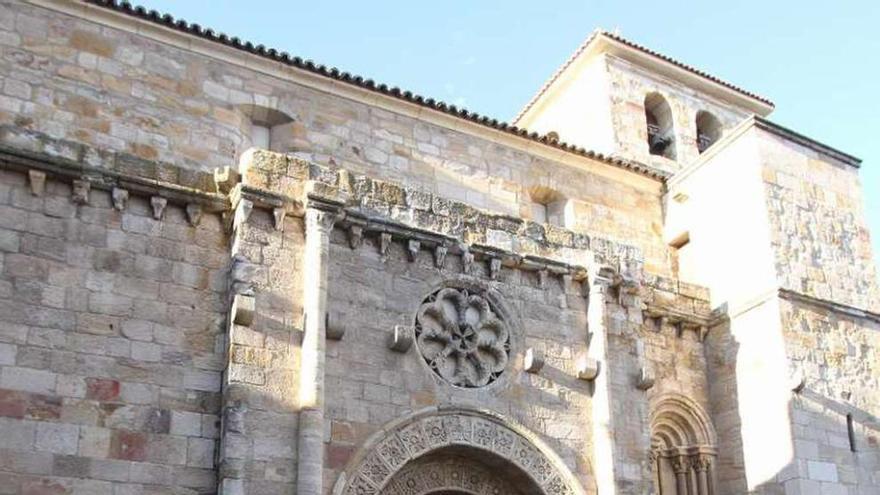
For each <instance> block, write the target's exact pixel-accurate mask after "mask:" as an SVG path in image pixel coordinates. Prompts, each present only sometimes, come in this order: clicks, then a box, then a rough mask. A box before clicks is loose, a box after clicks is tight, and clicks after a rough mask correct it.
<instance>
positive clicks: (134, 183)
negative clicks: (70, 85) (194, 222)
mask: <svg viewBox="0 0 880 495" xmlns="http://www.w3.org/2000/svg"><path fill="white" fill-rule="evenodd" d="M52 144H53V145H54V144H57V143H52ZM77 146H79V145H77ZM52 150H53V151H55V153H52V152H49V151H47V150H33V149H25V148H20V147H16V146H10V145H9V144H8V141H7V140H5V139H0V168H3V169H8V170H16V171H21V172H27V171H29V170H37V171H40V172H43V173H45V174H46V175H47V176H48V177H50V178H55V179H60V180H64V181H84V182H87V183H88V184H89V185H90V187H91V188H94V189H104V190H112V189H114V188H119V189H125V190H128V191H131V192H132V193H133V194H139V195H142V196H158V197H161V198H165V199H166V200H168V201H169V202H171V203H176V204H181V205H186V204H197V205H199V206H201V208H202V210H203V211H204V212H207V213H217V212H225V211H228V210H229V209H230V203H229V198H228V197H227V196H226V195H224V194H219V193H216V192H212V191H209V190H206V189H201V188H199V187H189V186H184V185H180V184H179V183H175V182H171V181H167V180H162V179H159V178H149V177H144V176H142V175H139V174H136V173H131V172H130V167H137V168H138V169H139V170H140V169H141V168H142V167H143V166H145V165H146V166H150V167H152V168H154V169H155V167H156V165H157V164H156V163H151V162H144V161H143V160H140V159H137V158H134V157H131V156H128V155H123V154H115V155H111V154H107V153H103V154H101V161H98V162H94V161H90V158H89V157H92V158H94V157H97V156H99V155H97V154H92V153H91V151H93V150H91V149H89V148H84V147H83V148H80V147H73V148H69V149H66V150H65V149H59V148H58V147H55V146H52ZM76 150H79V151H77V152H71V151H76ZM58 151H61V153H58ZM93 163H97V164H93ZM159 165H161V164H159ZM163 171H164V172H165V173H166V174H168V175H169V176H171V177H176V178H178V180H179V175H177V174H176V173H175V172H177V170H175V169H174V168H173V167H170V166H169V167H165V168H163ZM206 177H208V176H206ZM198 179H202V178H201V177H199V178H198Z"/></svg>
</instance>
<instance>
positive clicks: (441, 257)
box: [434, 244, 449, 269]
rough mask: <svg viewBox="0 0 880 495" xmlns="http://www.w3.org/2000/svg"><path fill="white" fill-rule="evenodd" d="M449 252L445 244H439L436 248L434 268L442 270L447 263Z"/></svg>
mask: <svg viewBox="0 0 880 495" xmlns="http://www.w3.org/2000/svg"><path fill="white" fill-rule="evenodd" d="M447 252H449V248H448V247H446V245H444V244H437V245H436V246H435V247H434V266H436V267H437V268H440V269H442V268H443V265H444V263H446V253H447Z"/></svg>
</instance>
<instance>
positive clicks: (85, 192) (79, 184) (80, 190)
mask: <svg viewBox="0 0 880 495" xmlns="http://www.w3.org/2000/svg"><path fill="white" fill-rule="evenodd" d="M91 187H92V184H91V183H90V182H89V181H87V180H75V181H73V195H72V196H71V200H72V201H73V202H74V203H76V204H78V205H85V204H88V203H89V191H90V190H91Z"/></svg>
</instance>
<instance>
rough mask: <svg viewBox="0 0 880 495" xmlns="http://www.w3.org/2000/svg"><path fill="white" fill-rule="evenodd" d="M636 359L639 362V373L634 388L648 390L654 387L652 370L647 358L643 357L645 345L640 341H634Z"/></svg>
mask: <svg viewBox="0 0 880 495" xmlns="http://www.w3.org/2000/svg"><path fill="white" fill-rule="evenodd" d="M636 357H637V358H638V362H639V373H638V376H637V377H636V388H638V389H639V390H648V389H649V388H651V387H653V386H654V369H653V368H652V367H651V363H649V362H648V358H647V357H646V356H645V343H644V342H642V341H641V340H638V341H636Z"/></svg>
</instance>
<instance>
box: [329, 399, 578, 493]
mask: <svg viewBox="0 0 880 495" xmlns="http://www.w3.org/2000/svg"><path fill="white" fill-rule="evenodd" d="M449 450H453V451H456V452H459V453H461V452H476V453H479V454H480V455H481V456H483V457H486V458H494V459H498V460H500V461H504V462H506V463H507V464H508V465H510V466H511V467H512V468H515V469H516V470H517V471H519V472H520V473H521V474H522V475H524V476H526V477H527V478H528V479H529V480H530V481H531V482H533V484H534V485H535V487H536V489H535V491H536V492H541V493H544V494H554V495H583V494H584V491H583V489H582V488H581V487H580V484H579V483H578V482H577V480H576V479H575V477H574V475H572V474H571V472H570V471H569V470H568V468H566V466H565V465H564V464H563V462H562V461H561V459H559V457H558V456H557V455H556V454H554V453H553V452H552V451H551V450H550V449H549V448H548V447H547V446H546V445H545V444H544V443H543V442H541V441H540V440H539V439H538V438H536V436H535V435H534V434H533V433H531V432H529V431H528V430H526V429H525V428H523V427H522V426H519V425H517V424H515V423H513V422H511V421H509V420H505V419H504V418H502V417H501V416H499V415H497V414H494V413H491V412H488V411H476V410H466V409H457V408H456V409H438V408H429V409H426V410H423V411H419V412H417V413H414V414H412V415H411V416H408V417H406V418H403V419H401V420H398V421H395V422H393V423H391V424H389V425H387V426H386V427H385V428H383V429H382V430H380V431H379V432H377V433H376V434H374V435H373V436H372V437H370V438H369V439H368V440H367V442H366V443H365V445H364V446H363V447H362V448H361V449H360V451H359V452H358V453H357V454H356V455H355V456H354V458H352V460H351V461H350V462H349V464H348V466H347V467H346V469H345V470H344V471H343V472H342V474H341V475H340V476H339V479H338V480H337V482H336V485H335V486H334V488H333V493H334V495H374V494H379V493H383V492H386V491H387V489H388V488H392V491H394V489H393V486H398V485H399V484H400V483H401V480H404V479H407V476H408V473H410V472H412V469H411V467H412V466H413V465H414V464H416V463H420V462H422V461H423V460H427V459H428V457H429V456H431V455H434V454H436V453H438V452H445V451H449ZM443 462H448V461H443ZM478 471H479V468H477V469H476V470H475V471H474V472H478ZM450 472H452V471H450ZM496 474H497V473H496ZM456 480H460V482H461V483H466V482H467V480H466V479H460V478H456ZM455 482H459V481H455ZM481 486H484V488H485V489H489V487H490V484H489V483H484V484H483V485H481ZM453 487H454V488H456V489H457V490H459V491H463V492H466V493H493V491H492V490H489V491H488V492H484V491H482V489H481V490H479V491H478V490H476V489H474V488H469V487H468V486H464V485H461V486H459V485H454V486H450V487H447V488H453ZM429 492H430V491H429ZM429 492H428V493H429ZM395 493H396V492H395ZM401 493H408V491H407V492H401ZM413 493H422V492H421V491H414V492H413Z"/></svg>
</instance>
